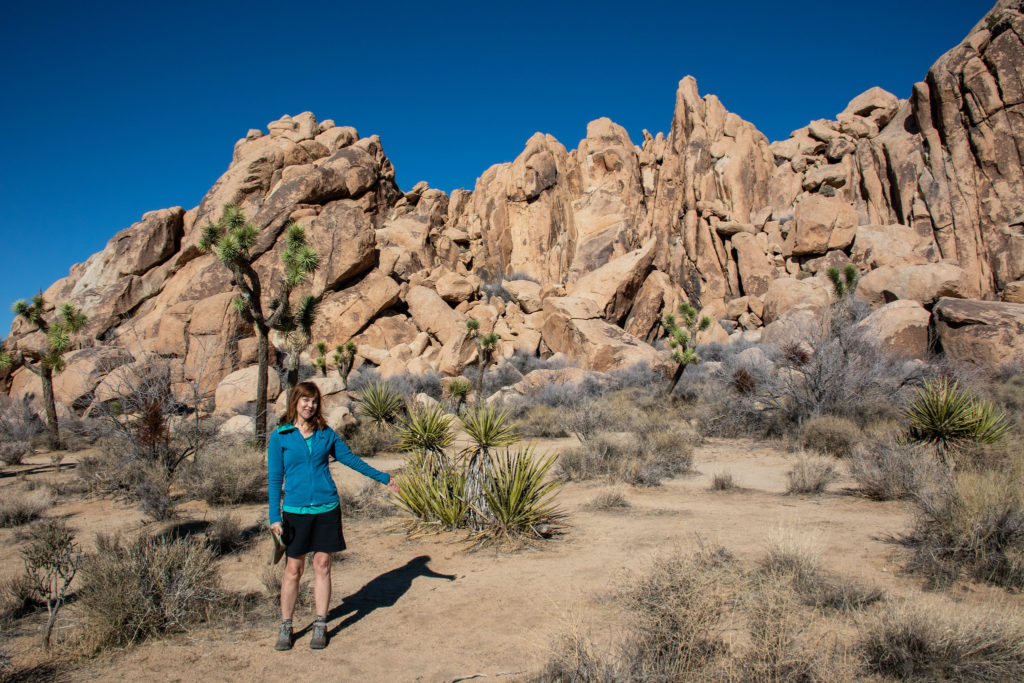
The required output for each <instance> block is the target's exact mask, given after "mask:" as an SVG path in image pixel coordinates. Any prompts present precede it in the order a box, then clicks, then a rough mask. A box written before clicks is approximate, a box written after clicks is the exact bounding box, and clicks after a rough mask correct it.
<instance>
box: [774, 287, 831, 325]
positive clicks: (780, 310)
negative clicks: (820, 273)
mask: <svg viewBox="0 0 1024 683" xmlns="http://www.w3.org/2000/svg"><path fill="white" fill-rule="evenodd" d="M829 286H830V285H826V283H825V281H824V280H822V279H821V278H807V279H804V280H797V279H795V278H779V279H777V280H773V281H772V283H771V284H770V285H768V291H767V292H765V295H764V314H763V315H762V316H761V317H762V319H763V320H764V322H765V324H769V323H771V322H773V321H775V320H778V319H779V317H780V316H782V315H783V314H784V313H785V312H786V311H788V310H790V309H791V308H794V307H795V306H797V305H799V304H806V305H808V306H811V307H814V308H818V309H822V310H824V309H825V308H827V307H828V305H829V302H830V301H831V295H830V293H829V289H828V287H829Z"/></svg>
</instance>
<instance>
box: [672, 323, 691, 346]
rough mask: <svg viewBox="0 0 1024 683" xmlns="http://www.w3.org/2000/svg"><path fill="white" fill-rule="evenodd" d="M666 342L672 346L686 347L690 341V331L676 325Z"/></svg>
mask: <svg viewBox="0 0 1024 683" xmlns="http://www.w3.org/2000/svg"><path fill="white" fill-rule="evenodd" d="M668 343H669V345H670V346H671V347H672V348H675V347H677V346H680V347H683V348H686V345H687V344H689V343H690V333H689V332H687V331H686V330H684V329H683V328H681V327H677V328H675V329H674V330H672V334H671V335H670V336H669V340H668Z"/></svg>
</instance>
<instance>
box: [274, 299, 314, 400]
mask: <svg viewBox="0 0 1024 683" xmlns="http://www.w3.org/2000/svg"><path fill="white" fill-rule="evenodd" d="M319 305H320V300H319V299H317V298H316V297H315V296H312V295H310V294H307V295H306V296H304V297H302V299H300V300H299V306H298V310H296V311H295V312H294V313H292V311H291V310H290V308H291V307H290V306H289V307H288V310H287V311H286V312H285V314H284V315H283V316H281V320H280V321H279V322H278V324H277V326H276V328H275V329H278V330H280V331H281V332H283V333H284V346H285V350H286V351H287V354H286V356H285V381H284V389H285V396H287V395H289V394H290V393H291V390H292V387H294V386H295V385H296V384H298V383H299V360H300V357H301V355H302V352H303V351H305V350H306V347H307V346H309V338H310V337H311V336H312V334H313V321H314V319H315V318H316V309H317V307H318V306H319Z"/></svg>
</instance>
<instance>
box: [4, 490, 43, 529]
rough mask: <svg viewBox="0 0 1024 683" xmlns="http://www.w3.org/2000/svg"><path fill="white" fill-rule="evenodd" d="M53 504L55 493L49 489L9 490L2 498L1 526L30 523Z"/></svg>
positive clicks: (7, 526) (8, 526)
mask: <svg viewBox="0 0 1024 683" xmlns="http://www.w3.org/2000/svg"><path fill="white" fill-rule="evenodd" d="M52 506H53V494H52V493H51V492H50V491H49V490H47V489H36V490H34V491H24V490H22V491H10V490H9V491H7V493H6V495H5V497H4V498H3V500H0V528H4V529H6V528H10V527H15V526H21V525H23V524H28V523H29V522H31V521H33V520H36V519H39V517H40V515H42V514H43V512H45V511H46V510H49V509H50V508H51V507H52Z"/></svg>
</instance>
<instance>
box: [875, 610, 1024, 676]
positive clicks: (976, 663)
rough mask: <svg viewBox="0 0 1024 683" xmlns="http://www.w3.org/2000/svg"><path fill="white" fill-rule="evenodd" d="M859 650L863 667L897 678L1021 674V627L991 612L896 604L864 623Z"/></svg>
mask: <svg viewBox="0 0 1024 683" xmlns="http://www.w3.org/2000/svg"><path fill="white" fill-rule="evenodd" d="M858 650H859V651H860V653H861V655H862V656H863V658H864V661H865V665H864V668H865V669H866V670H867V672H869V673H873V674H878V675H881V676H885V677H891V678H897V679H901V680H922V681H925V680H928V681H937V680H948V681H1019V680H1022V679H1024V629H1022V628H1021V625H1020V622H1019V621H1017V620H1011V619H1008V618H1004V617H998V616H993V615H986V616H985V617H984V618H965V617H963V616H958V617H957V618H955V619H954V618H950V616H949V615H948V614H945V613H943V612H941V611H939V610H937V609H928V610H924V609H912V608H909V607H907V606H905V605H897V606H894V607H892V608H890V609H888V610H886V611H884V612H883V613H882V614H881V615H879V616H878V617H877V618H876V619H875V620H873V622H871V623H869V624H868V625H867V627H866V628H865V629H864V631H863V633H862V634H861V636H860V639H859V642H858Z"/></svg>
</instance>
